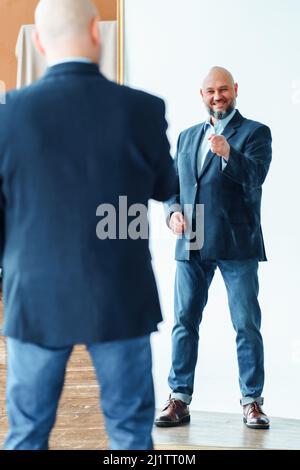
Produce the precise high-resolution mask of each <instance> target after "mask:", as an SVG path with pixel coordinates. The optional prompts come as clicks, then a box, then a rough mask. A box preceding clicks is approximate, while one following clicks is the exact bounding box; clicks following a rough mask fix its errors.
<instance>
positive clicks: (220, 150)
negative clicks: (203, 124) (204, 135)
mask: <svg viewBox="0 0 300 470" xmlns="http://www.w3.org/2000/svg"><path fill="white" fill-rule="evenodd" d="M208 140H210V144H211V146H210V149H211V151H212V152H213V153H215V154H216V155H218V157H222V158H225V160H228V158H229V154H230V145H229V143H228V142H227V140H226V139H225V137H224V136H223V135H215V134H213V135H211V136H210V137H209V138H208Z"/></svg>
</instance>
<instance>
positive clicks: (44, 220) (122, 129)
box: [0, 62, 174, 346]
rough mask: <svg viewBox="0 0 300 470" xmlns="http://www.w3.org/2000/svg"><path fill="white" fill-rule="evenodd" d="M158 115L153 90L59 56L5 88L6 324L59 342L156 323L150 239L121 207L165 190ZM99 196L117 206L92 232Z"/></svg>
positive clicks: (24, 335) (168, 180) (169, 178)
mask: <svg viewBox="0 0 300 470" xmlns="http://www.w3.org/2000/svg"><path fill="white" fill-rule="evenodd" d="M163 116H164V112H163V103H162V102H161V101H160V100H159V99H157V98H154V97H152V96H150V95H147V94H145V93H142V92H137V91H134V90H130V89H129V88H126V87H121V86H118V85H116V84H114V83H111V82H109V81H108V80H106V79H105V78H104V77H103V76H102V75H100V74H99V71H98V68H97V66H96V65H95V64H86V63H76V62H70V63H65V64H60V65H56V66H54V67H51V68H50V69H49V70H48V73H47V74H46V76H45V77H44V78H42V79H41V80H40V81H38V82H37V83H36V84H35V85H33V86H31V87H29V88H25V89H23V90H21V91H19V92H15V93H13V94H12V95H11V96H8V99H7V104H6V109H5V114H4V118H5V122H4V126H3V128H2V131H0V132H1V133H4V134H5V135H6V134H8V133H9V135H10V138H9V139H8V141H7V143H3V145H2V146H1V161H0V172H1V175H2V178H3V179H4V181H5V185H4V186H3V188H2V192H3V196H4V199H5V201H6V211H5V214H6V220H5V239H6V240H7V242H6V243H5V249H4V257H3V267H4V273H5V276H4V292H5V298H6V308H7V315H6V321H5V333H6V334H7V335H10V336H13V337H16V338H18V339H21V340H26V341H37V342H38V343H40V344H45V345H48V346H61V345H64V344H65V342H66V340H68V341H69V344H70V343H72V344H73V343H78V342H82V343H83V342H86V341H103V340H106V341H107V340H112V339H121V338H126V337H131V336H134V335H136V333H138V334H141V333H142V334H143V333H149V332H150V331H153V329H155V328H156V326H155V325H156V324H157V322H158V321H160V319H161V317H160V309H159V304H158V301H157V295H156V287H155V283H154V278H153V275H152V270H151V264H150V253H149V249H148V240H147V239H142V238H137V239H135V240H133V239H132V237H130V233H128V225H129V224H130V222H131V221H132V220H133V217H132V216H131V217H130V216H129V217H128V220H127V221H126V218H127V212H128V208H129V207H130V206H132V205H133V204H143V205H144V206H145V207H146V206H147V204H148V200H149V198H155V199H158V200H163V199H166V198H167V197H168V196H169V195H170V192H172V188H173V187H174V175H173V173H172V170H171V164H172V163H171V159H170V161H168V154H169V148H168V143H167V140H166V138H162V135H163V134H162V130H163V129H164V127H165V124H164V122H163ZM5 129H6V130H5ZM158 141H160V143H161V145H160V147H158V146H157V144H158ZM157 148H158V151H159V153H158V152H157V150H156V149H157ZM169 158H170V157H169ZM160 169H161V176H162V178H159V172H160ZM166 169H167V170H168V171H167V173H166ZM119 198H120V202H119ZM125 204H126V206H125ZM105 205H111V206H112V207H113V210H115V217H113V218H112V217H111V218H110V225H109V226H108V227H106V228H105V231H107V238H106V239H99V236H97V233H96V229H97V224H98V223H99V222H100V224H101V220H103V218H105V220H107V217H106V216H107V213H106V212H105V208H106V207H107V206H105ZM99 206H102V207H101V208H99V209H98V210H99V216H98V217H97V215H96V212H97V208H98V207H99ZM101 209H102V210H101ZM110 214H112V215H113V212H111V211H110ZM101 215H102V216H101ZM136 215H137V216H138V215H139V214H138V213H137V214H136ZM103 216H104V217H103ZM119 219H120V220H121V224H119ZM105 220H104V221H103V222H105ZM144 222H145V223H146V222H147V219H146V220H144ZM103 225H104V223H103ZM137 235H139V234H137ZM104 236H105V234H104V235H103V237H104ZM120 236H121V238H122V237H123V238H124V239H120ZM141 236H142V234H141ZM103 237H102V238H103ZM116 290H117V295H116ZM66 299H67V300H66ZM41 310H42V311H43V315H44V318H43V320H42V321H41V319H40V316H41ZM141 312H143V315H141ZM16 317H17V318H18V323H16V322H15V318H16ZM107 318H110V323H108V322H107V321H106V320H107ZM54 323H55V325H56V326H57V327H56V328H55V330H54V329H53V328H51V325H52V324H54Z"/></svg>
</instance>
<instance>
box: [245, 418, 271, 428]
mask: <svg viewBox="0 0 300 470" xmlns="http://www.w3.org/2000/svg"><path fill="white" fill-rule="evenodd" d="M243 422H244V424H245V426H247V428H249V429H269V428H270V425H269V424H248V423H247V420H246V419H245V418H243Z"/></svg>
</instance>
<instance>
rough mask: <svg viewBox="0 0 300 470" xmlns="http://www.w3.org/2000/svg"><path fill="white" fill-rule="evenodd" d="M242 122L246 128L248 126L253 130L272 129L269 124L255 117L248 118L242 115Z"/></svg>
mask: <svg viewBox="0 0 300 470" xmlns="http://www.w3.org/2000/svg"><path fill="white" fill-rule="evenodd" d="M241 121H242V122H241V124H242V127H244V128H247V129H248V130H250V131H251V132H254V131H256V130H259V129H261V130H268V131H270V128H269V126H268V125H267V124H264V123H262V122H260V121H256V120H254V119H248V118H245V117H243V116H241Z"/></svg>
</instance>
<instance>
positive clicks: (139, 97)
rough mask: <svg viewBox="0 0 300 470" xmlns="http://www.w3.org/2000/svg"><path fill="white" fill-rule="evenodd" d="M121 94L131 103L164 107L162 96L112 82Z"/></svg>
mask: <svg viewBox="0 0 300 470" xmlns="http://www.w3.org/2000/svg"><path fill="white" fill-rule="evenodd" d="M112 85H113V87H114V88H115V90H116V91H118V93H119V94H120V96H121V97H122V98H123V99H124V100H126V101H128V102H129V103H132V104H136V105H141V106H144V105H146V106H152V107H153V108H158V109H164V108H165V102H164V100H163V99H162V98H159V97H158V96H155V95H152V94H150V93H148V92H146V91H142V90H137V89H135V88H131V87H129V86H126V85H118V84H117V83H113V84H112Z"/></svg>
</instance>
